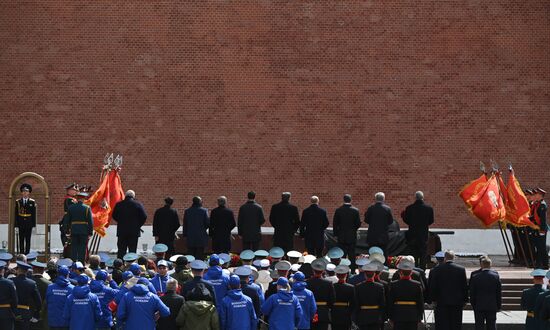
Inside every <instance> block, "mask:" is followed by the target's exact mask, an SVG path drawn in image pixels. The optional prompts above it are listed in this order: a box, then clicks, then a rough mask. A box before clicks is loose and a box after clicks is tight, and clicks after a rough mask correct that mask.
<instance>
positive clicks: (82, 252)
mask: <svg viewBox="0 0 550 330" xmlns="http://www.w3.org/2000/svg"><path fill="white" fill-rule="evenodd" d="M76 197H77V199H78V202H77V203H76V204H74V205H71V206H70V207H69V209H68V211H67V216H66V217H65V221H66V222H65V226H66V228H67V229H68V231H69V235H70V237H71V258H72V259H73V260H74V261H77V260H79V261H82V262H84V261H85V260H86V244H87V242H88V238H90V236H92V232H93V230H94V222H93V220H92V209H91V208H90V207H89V206H88V205H85V204H84V199H85V198H86V197H88V193H86V192H82V191H80V192H78V194H77V195H76Z"/></svg>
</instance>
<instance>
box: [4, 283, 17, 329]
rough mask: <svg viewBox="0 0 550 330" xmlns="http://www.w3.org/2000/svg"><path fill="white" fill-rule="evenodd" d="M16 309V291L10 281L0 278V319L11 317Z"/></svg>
mask: <svg viewBox="0 0 550 330" xmlns="http://www.w3.org/2000/svg"><path fill="white" fill-rule="evenodd" d="M16 310H17V293H16V292H15V285H14V284H13V282H12V281H10V280H7V279H5V278H0V319H13V318H14V315H15V313H16Z"/></svg>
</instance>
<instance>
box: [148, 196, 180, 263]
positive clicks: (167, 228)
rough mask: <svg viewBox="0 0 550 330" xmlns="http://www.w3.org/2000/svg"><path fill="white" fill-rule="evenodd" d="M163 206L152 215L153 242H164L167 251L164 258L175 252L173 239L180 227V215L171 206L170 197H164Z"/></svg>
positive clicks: (172, 201)
mask: <svg viewBox="0 0 550 330" xmlns="http://www.w3.org/2000/svg"><path fill="white" fill-rule="evenodd" d="M164 203H165V204H164V206H163V207H161V208H160V209H158V210H156V211H155V216H154V217H153V236H154V237H155V243H156V244H159V243H162V244H166V246H167V247H168V251H167V253H166V258H170V256H172V255H174V254H175V251H174V239H175V237H176V231H177V230H178V229H179V227H180V217H179V215H178V210H176V209H175V208H172V204H173V203H174V199H172V197H166V198H165V199H164Z"/></svg>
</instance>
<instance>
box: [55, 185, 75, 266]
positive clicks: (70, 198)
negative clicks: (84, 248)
mask: <svg viewBox="0 0 550 330" xmlns="http://www.w3.org/2000/svg"><path fill="white" fill-rule="evenodd" d="M65 190H67V195H66V196H65V200H64V201H63V211H64V212H65V213H63V218H62V219H61V221H59V231H60V232H61V243H62V244H63V257H65V258H68V257H70V255H71V252H70V250H69V246H68V239H67V232H68V228H67V227H66V226H65V217H66V216H67V211H68V210H69V207H70V206H71V205H73V204H76V203H77V200H76V194H77V193H78V185H77V184H76V183H74V182H73V183H71V184H69V185H67V186H65Z"/></svg>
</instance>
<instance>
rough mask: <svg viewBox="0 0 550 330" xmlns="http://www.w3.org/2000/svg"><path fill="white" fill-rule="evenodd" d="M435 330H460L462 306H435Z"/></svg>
mask: <svg viewBox="0 0 550 330" xmlns="http://www.w3.org/2000/svg"><path fill="white" fill-rule="evenodd" d="M435 329H436V330H455V329H462V306H461V305H459V306H440V305H437V306H436V307H435Z"/></svg>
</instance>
